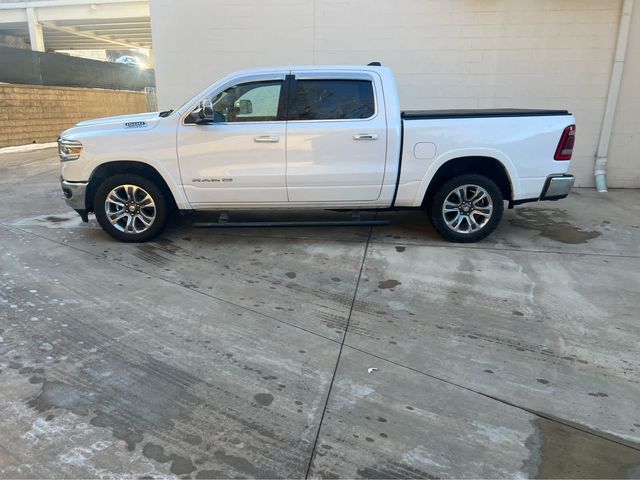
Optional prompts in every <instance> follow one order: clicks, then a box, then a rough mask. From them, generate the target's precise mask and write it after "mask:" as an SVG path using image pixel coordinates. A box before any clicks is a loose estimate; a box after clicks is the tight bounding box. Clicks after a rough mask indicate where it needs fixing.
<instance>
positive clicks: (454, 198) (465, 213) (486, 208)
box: [442, 185, 493, 234]
mask: <svg viewBox="0 0 640 480" xmlns="http://www.w3.org/2000/svg"><path fill="white" fill-rule="evenodd" d="M492 214H493V202H492V201H491V196H490V195H489V193H488V192H487V191H486V190H485V189H484V188H482V187H480V186H478V185H461V186H459V187H456V188H455V189H453V190H452V191H451V192H449V194H448V195H447V197H446V198H445V201H444V204H443V205H442V216H443V217H444V221H445V223H446V224H447V226H448V227H449V228H450V229H451V230H453V231H454V232H456V233H461V234H469V233H475V232H477V231H479V230H482V229H483V228H484V227H485V226H487V224H488V223H489V220H490V219H491V215H492Z"/></svg>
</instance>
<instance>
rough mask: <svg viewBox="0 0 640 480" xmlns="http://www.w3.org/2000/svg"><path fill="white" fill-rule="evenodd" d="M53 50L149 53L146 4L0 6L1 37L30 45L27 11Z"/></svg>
mask: <svg viewBox="0 0 640 480" xmlns="http://www.w3.org/2000/svg"><path fill="white" fill-rule="evenodd" d="M30 8H31V9H33V12H34V15H35V18H36V21H37V23H38V24H39V25H40V28H41V29H42V36H43V40H44V46H45V49H46V50H47V51H51V50H94V49H95V50H98V49H99V50H103V49H104V50H111V49H117V50H121V49H124V48H129V49H150V48H151V21H150V17H149V4H148V1H147V0H95V1H92V2H90V1H82V0H49V1H34V2H30V1H27V2H19V3H0V35H11V36H14V37H20V38H23V39H24V40H25V41H26V42H27V43H29V42H30V36H29V24H28V9H30Z"/></svg>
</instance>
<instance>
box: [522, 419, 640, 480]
mask: <svg viewBox="0 0 640 480" xmlns="http://www.w3.org/2000/svg"><path fill="white" fill-rule="evenodd" d="M532 423H533V426H534V428H535V432H534V433H533V434H532V435H531V436H529V438H528V439H527V441H526V443H525V445H526V447H527V448H528V449H529V451H530V453H531V454H530V457H529V458H528V459H527V460H525V462H524V463H523V466H522V470H523V472H524V474H525V475H526V476H527V477H529V478H545V479H547V478H553V479H555V478H558V479H559V478H594V479H595V478H640V450H638V449H636V448H632V447H630V446H626V445H622V444H620V443H616V442H614V441H611V440H608V439H606V438H602V437H599V436H597V435H594V434H591V433H588V432H584V431H582V430H578V429H577V428H573V427H570V426H567V425H563V424H561V423H558V422H555V421H552V420H547V419H545V418H536V419H535V420H533V421H532Z"/></svg>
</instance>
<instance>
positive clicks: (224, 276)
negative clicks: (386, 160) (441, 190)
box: [0, 149, 640, 478]
mask: <svg viewBox="0 0 640 480" xmlns="http://www.w3.org/2000/svg"><path fill="white" fill-rule="evenodd" d="M57 179H58V172H57V159H56V155H55V152H54V151H53V150H50V149H48V150H42V151H36V152H29V153H20V154H18V153H13V154H2V155H0V477H2V478H35V477H58V478H62V477H65V478H70V477H105V478H117V477H122V476H127V475H130V474H133V475H134V476H135V477H145V478H146V477H158V476H171V475H172V474H175V475H178V476H180V477H181V478H217V477H269V478H273V477H294V478H299V477H304V476H305V475H309V476H310V477H325V478H337V477H368V478H391V477H403V478H437V477H446V478H451V477H460V478H463V477H468V478H471V477H473V478H478V477H483V478H506V477H512V478H513V477H519V478H522V477H539V478H599V477H607V478H624V477H627V478H632V477H640V407H639V400H638V399H639V398H640V355H639V347H638V345H640V322H639V319H640V308H639V307H640V295H639V292H640V191H613V192H610V193H609V194H607V195H600V194H597V193H595V192H594V191H591V190H577V191H576V192H575V193H574V194H573V195H572V196H571V197H570V198H569V199H567V200H566V201H563V202H560V203H546V204H539V205H538V204H536V205H530V206H522V207H520V208H518V209H516V210H513V211H509V212H507V213H506V216H505V219H504V222H503V223H502V225H501V226H500V227H499V229H498V230H497V232H496V233H495V234H494V235H493V236H492V237H491V238H490V239H488V240H486V241H484V242H482V243H480V244H476V245H466V246H463V245H451V244H447V243H445V242H443V241H441V240H440V238H439V237H438V236H437V235H436V234H435V233H434V231H433V230H432V228H431V227H429V226H428V224H427V222H426V218H425V217H424V215H423V214H422V213H420V212H403V213H385V214H381V215H380V216H379V217H389V218H391V219H393V224H392V225H391V226H385V227H376V228H356V229H354V228H351V229H349V228H333V229H303V228H295V229H294V228H291V229H272V230H267V229H253V230H239V229H238V230H224V231H212V230H196V229H194V228H191V227H190V224H191V223H192V222H193V221H194V217H189V218H183V219H180V220H179V221H177V222H174V223H173V224H172V226H171V227H170V228H169V229H168V230H167V231H166V233H165V234H163V235H162V237H161V238H159V239H158V240H157V241H154V242H152V243H149V244H145V245H126V244H121V243H116V242H115V241H113V240H111V239H110V238H109V237H107V236H106V235H105V234H104V233H103V232H102V231H101V230H100V229H99V227H98V226H97V225H96V222H95V220H92V221H91V222H90V223H89V224H88V225H86V224H82V223H81V222H80V219H79V217H77V215H76V214H75V213H74V212H70V211H69V210H68V208H67V207H66V206H65V205H64V203H63V201H62V200H60V191H59V185H58V180H57ZM244 215H245V216H247V215H248V214H244ZM297 215H298V214H290V215H289V216H297ZM321 216H325V217H328V216H332V217H336V216H339V215H338V214H332V213H324V214H321ZM254 217H255V215H254ZM259 217H260V218H274V216H273V215H266V214H259ZM200 218H202V217H200ZM205 218H206V217H205Z"/></svg>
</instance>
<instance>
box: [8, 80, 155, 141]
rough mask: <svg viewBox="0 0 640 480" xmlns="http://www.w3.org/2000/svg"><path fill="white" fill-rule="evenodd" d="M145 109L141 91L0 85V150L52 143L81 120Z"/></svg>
mask: <svg viewBox="0 0 640 480" xmlns="http://www.w3.org/2000/svg"><path fill="white" fill-rule="evenodd" d="M146 110H147V104H146V99H145V94H144V93H141V92H130V91H122V90H101V89H92V88H69V87H46V86H39V85H12V84H0V147H7V146H13V145H24V144H28V143H34V142H35V143H46V142H53V141H55V140H56V139H57V138H58V136H59V135H60V133H61V132H62V131H64V130H66V129H67V128H69V127H71V126H73V125H75V124H76V123H78V122H79V121H81V120H87V119H91V118H99V117H108V116H110V115H120V114H126V113H140V112H145V111H146Z"/></svg>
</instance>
